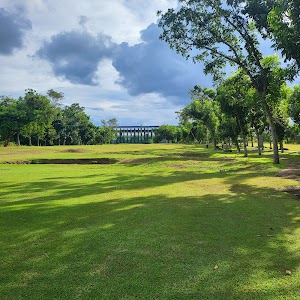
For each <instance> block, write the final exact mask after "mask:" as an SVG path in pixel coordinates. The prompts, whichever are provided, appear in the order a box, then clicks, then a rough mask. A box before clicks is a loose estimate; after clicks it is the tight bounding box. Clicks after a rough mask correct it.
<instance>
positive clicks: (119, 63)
mask: <svg viewBox="0 0 300 300" xmlns="http://www.w3.org/2000/svg"><path fill="white" fill-rule="evenodd" d="M159 34H160V28H158V27H157V25H156V24H151V25H150V26H148V28H147V29H145V30H143V31H141V39H142V43H140V44H137V45H134V46H129V45H128V44H127V43H122V44H121V45H119V46H118V48H117V50H116V51H115V54H114V56H113V62H112V64H113V66H114V67H115V69H116V70H117V71H118V72H119V73H120V75H121V79H120V80H119V81H118V83H119V84H121V85H122V86H123V87H125V88H126V89H127V90H128V92H129V93H130V95H139V94H143V93H154V92H156V93H159V94H161V95H162V96H165V97H174V98H173V99H174V100H175V101H176V100H177V101H179V102H181V101H182V102H186V100H187V98H189V96H188V91H189V89H191V88H193V87H194V85H196V84H202V85H211V80H210V79H209V78H207V77H204V75H203V72H202V68H201V66H200V65H199V64H197V65H195V64H193V63H192V62H191V61H187V60H186V59H185V58H183V57H181V56H180V55H178V54H177V53H176V52H175V51H173V50H171V49H170V48H169V46H168V45H167V44H166V43H165V42H162V41H160V40H159Z"/></svg>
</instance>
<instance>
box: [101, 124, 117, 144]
mask: <svg viewBox="0 0 300 300" xmlns="http://www.w3.org/2000/svg"><path fill="white" fill-rule="evenodd" d="M101 123H102V126H100V127H98V130H97V131H96V143H97V144H109V143H111V141H112V140H113V139H114V138H116V136H117V129H116V128H117V126H118V121H117V119H116V118H112V119H109V120H101Z"/></svg>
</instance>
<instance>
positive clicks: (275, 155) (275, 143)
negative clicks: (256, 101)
mask: <svg viewBox="0 0 300 300" xmlns="http://www.w3.org/2000/svg"><path fill="white" fill-rule="evenodd" d="M266 90H267V86H266V83H265V87H264V90H263V92H262V93H261V102H262V106H263V109H264V111H265V113H266V114H267V118H268V121H269V125H270V129H271V135H272V141H273V163H274V164H279V151H278V136H277V132H276V127H275V121H274V117H273V114H272V111H271V109H270V108H269V105H268V103H267V101H266Z"/></svg>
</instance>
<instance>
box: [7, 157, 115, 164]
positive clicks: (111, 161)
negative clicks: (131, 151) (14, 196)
mask: <svg viewBox="0 0 300 300" xmlns="http://www.w3.org/2000/svg"><path fill="white" fill-rule="evenodd" d="M117 162H118V160H117V159H112V158H78V159H76V158H75V159H73V158H65V159H33V160H15V161H7V162H5V163H6V164H16V165H20V164H36V165H43V164H54V165H56V164H60V165H74V164H75V165H94V164H99V165H109V164H115V163H117Z"/></svg>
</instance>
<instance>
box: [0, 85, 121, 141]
mask: <svg viewBox="0 0 300 300" xmlns="http://www.w3.org/2000/svg"><path fill="white" fill-rule="evenodd" d="M63 99H64V95H63V93H59V92H56V91H54V90H53V89H51V90H49V91H48V92H47V94H46V95H43V94H40V93H38V92H36V91H35V90H33V89H27V90H25V95H24V96H23V97H19V98H18V99H14V98H12V97H8V96H1V97H0V140H1V141H2V142H3V145H4V146H8V145H9V143H10V142H14V143H15V144H16V145H21V144H22V145H29V146H31V145H37V146H40V145H82V144H83V145H88V144H89V145H91V144H106V143H109V142H111V141H112V139H113V138H114V137H115V126H116V125H117V120H116V119H114V118H113V119H110V120H107V121H106V120H102V121H101V123H102V125H101V126H96V125H94V124H93V123H92V122H91V121H90V117H89V116H88V115H87V114H86V113H85V112H84V110H85V108H84V107H82V106H80V105H79V104H78V103H73V104H71V105H70V106H64V107H63V105H62V104H61V101H62V100H63Z"/></svg>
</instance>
